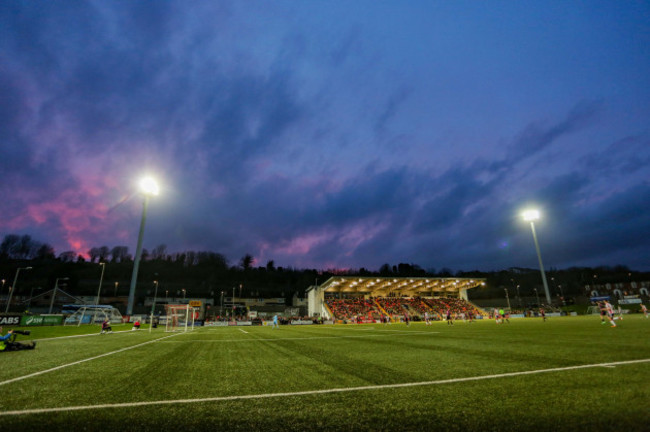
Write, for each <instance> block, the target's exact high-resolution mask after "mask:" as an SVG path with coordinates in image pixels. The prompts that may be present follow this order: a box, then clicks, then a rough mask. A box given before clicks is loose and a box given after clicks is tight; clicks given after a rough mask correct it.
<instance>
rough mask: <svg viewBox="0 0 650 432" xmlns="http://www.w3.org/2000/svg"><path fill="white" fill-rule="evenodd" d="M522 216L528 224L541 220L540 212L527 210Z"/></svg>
mask: <svg viewBox="0 0 650 432" xmlns="http://www.w3.org/2000/svg"><path fill="white" fill-rule="evenodd" d="M521 215H522V216H523V218H524V220H525V221H526V222H533V221H536V220H538V219H539V210H535V209H531V210H525V211H524V212H523V213H522V214H521Z"/></svg>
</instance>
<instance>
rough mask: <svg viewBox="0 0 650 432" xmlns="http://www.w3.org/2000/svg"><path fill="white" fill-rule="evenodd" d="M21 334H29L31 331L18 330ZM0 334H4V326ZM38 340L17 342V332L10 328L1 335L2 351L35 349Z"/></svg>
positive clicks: (0, 350)
mask: <svg viewBox="0 0 650 432" xmlns="http://www.w3.org/2000/svg"><path fill="white" fill-rule="evenodd" d="M16 333H20V334H29V332H22V331H19V332H16ZM0 334H2V327H0ZM35 346H36V342H32V343H30V344H25V343H20V342H16V334H15V333H14V331H13V330H9V331H8V332H7V334H6V335H4V336H0V352H3V351H18V350H24V349H34V347H35Z"/></svg>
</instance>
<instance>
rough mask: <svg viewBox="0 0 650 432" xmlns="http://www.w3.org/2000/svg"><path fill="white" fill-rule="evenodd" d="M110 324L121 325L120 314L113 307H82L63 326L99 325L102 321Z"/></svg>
mask: <svg viewBox="0 0 650 432" xmlns="http://www.w3.org/2000/svg"><path fill="white" fill-rule="evenodd" d="M106 319H107V320H108V321H109V322H110V323H111V324H121V323H122V319H123V318H122V314H121V313H120V311H118V310H117V309H115V308H114V307H98V306H92V305H89V306H82V307H80V308H79V309H78V310H76V311H75V313H73V314H72V315H70V316H69V317H67V318H66V319H65V320H64V321H63V325H64V326H69V325H76V326H77V327H80V326H81V324H101V323H102V322H104V320H106Z"/></svg>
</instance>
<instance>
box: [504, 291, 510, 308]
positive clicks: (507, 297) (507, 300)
mask: <svg viewBox="0 0 650 432" xmlns="http://www.w3.org/2000/svg"><path fill="white" fill-rule="evenodd" d="M503 290H504V291H505V292H506V302H508V310H510V297H509V296H508V288H504V289H503Z"/></svg>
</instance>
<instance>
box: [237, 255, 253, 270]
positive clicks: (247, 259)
mask: <svg viewBox="0 0 650 432" xmlns="http://www.w3.org/2000/svg"><path fill="white" fill-rule="evenodd" d="M254 262H255V258H253V256H252V255H251V254H246V255H244V256H243V257H242V259H241V261H239V266H240V267H241V268H243V269H244V270H248V269H250V268H251V267H252V266H253V263H254Z"/></svg>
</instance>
